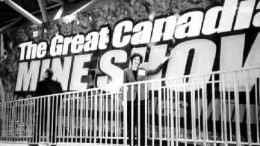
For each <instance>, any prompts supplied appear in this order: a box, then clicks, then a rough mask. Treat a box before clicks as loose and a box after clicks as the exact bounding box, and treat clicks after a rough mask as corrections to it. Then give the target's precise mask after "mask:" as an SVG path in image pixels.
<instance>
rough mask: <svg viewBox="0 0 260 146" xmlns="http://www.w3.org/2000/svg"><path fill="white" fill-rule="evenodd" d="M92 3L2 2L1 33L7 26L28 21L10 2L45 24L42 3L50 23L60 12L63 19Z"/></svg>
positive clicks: (80, 0) (54, 0)
mask: <svg viewBox="0 0 260 146" xmlns="http://www.w3.org/2000/svg"><path fill="white" fill-rule="evenodd" d="M90 1H91V0H0V32H1V31H3V29H6V28H7V26H8V27H9V26H11V24H14V23H17V22H19V21H22V20H28V19H26V18H25V16H24V14H22V13H19V12H17V10H16V9H17V8H12V7H11V6H10V4H8V3H10V2H13V3H15V4H17V5H18V6H20V7H21V8H22V9H24V10H25V11H27V12H29V13H30V14H32V15H33V17H35V18H36V19H39V20H40V21H42V22H44V21H46V20H44V19H43V17H42V13H43V11H41V9H40V4H39V2H42V4H43V5H42V6H44V8H45V10H46V15H47V18H48V21H49V20H53V19H54V17H55V16H56V14H57V12H58V11H59V10H60V11H61V15H60V17H63V16H66V15H69V14H71V13H73V12H75V11H76V10H78V9H79V8H81V7H83V6H84V5H86V4H88V3H89V2H90ZM61 9H62V10H61ZM28 21H30V20H28Z"/></svg>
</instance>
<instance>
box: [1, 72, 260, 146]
mask: <svg viewBox="0 0 260 146" xmlns="http://www.w3.org/2000/svg"><path fill="white" fill-rule="evenodd" d="M259 96H260V67H252V68H246V69H240V70H232V71H219V72H213V73H210V74H203V75H190V76H183V77H176V78H163V79H156V80H147V81H142V82H134V83H126V84H123V85H113V86H110V87H109V88H102V89H101V88H95V89H88V90H86V91H76V92H68V93H61V94H53V95H48V96H41V97H32V98H28V99H22V100H16V101H7V102H2V103H0V112H1V117H0V141H2V142H8V141H9V142H17V143H28V144H36V143H46V144H54V143H92V144H105V145H106V144H113V145H149V146H150V145H151V146H162V145H167V146H173V145H174V146H175V145H196V146H197V145H203V146H206V145H214V146H218V145H220V146H222V145H223V146H224V145H225V146H227V145H230V146H232V145H239V146H240V145H248V146H259V145H260V107H259V106H260V98H259Z"/></svg>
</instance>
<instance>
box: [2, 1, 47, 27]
mask: <svg viewBox="0 0 260 146" xmlns="http://www.w3.org/2000/svg"><path fill="white" fill-rule="evenodd" d="M3 1H4V2H5V3H6V4H7V5H9V6H10V7H11V8H13V9H14V10H16V11H17V12H19V13H20V14H22V15H23V16H24V17H26V18H27V19H29V20H30V21H32V22H33V23H34V24H41V23H42V21H41V20H39V19H37V18H36V17H34V16H33V15H32V14H31V13H29V12H27V11H26V10H24V9H23V8H22V7H21V6H19V5H17V4H16V3H14V2H13V1H12V0H3Z"/></svg>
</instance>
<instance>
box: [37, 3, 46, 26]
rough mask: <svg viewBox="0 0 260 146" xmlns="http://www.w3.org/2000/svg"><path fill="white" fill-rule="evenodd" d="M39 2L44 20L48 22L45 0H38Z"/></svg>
mask: <svg viewBox="0 0 260 146" xmlns="http://www.w3.org/2000/svg"><path fill="white" fill-rule="evenodd" d="M38 3H39V6H40V9H41V13H42V18H43V21H44V22H47V21H48V16H47V11H46V6H45V2H44V0H38Z"/></svg>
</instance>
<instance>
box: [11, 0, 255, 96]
mask: <svg viewBox="0 0 260 146" xmlns="http://www.w3.org/2000/svg"><path fill="white" fill-rule="evenodd" d="M259 9H260V2H259V1H256V0H246V1H238V0H227V1H224V3H223V5H220V6H213V7H210V8H208V9H206V10H205V9H191V10H189V11H186V12H183V13H182V14H173V15H167V16H159V17H156V18H155V19H150V20H149V19H148V20H143V21H140V22H135V21H133V20H131V18H127V19H123V20H121V21H119V22H117V23H116V24H115V25H114V26H113V28H111V26H110V25H104V26H101V27H100V28H99V29H98V30H92V31H89V32H87V33H81V32H78V33H76V34H69V35H64V34H61V33H56V34H55V35H53V36H52V38H51V39H50V40H40V41H37V42H35V41H26V42H23V43H20V44H19V48H20V58H19V69H18V75H17V81H16V87H15V91H16V92H17V93H22V92H23V93H24V92H34V91H35V89H36V84H37V82H38V81H39V80H41V78H40V77H41V75H42V74H43V72H44V71H45V69H46V68H52V69H53V70H54V79H56V80H58V81H60V82H61V84H62V88H63V90H64V91H74V90H85V89H88V88H89V87H90V86H91V87H92V86H95V87H102V86H107V85H109V84H111V83H117V84H121V83H122V82H123V69H124V68H126V67H128V64H129V60H128V57H129V56H130V54H131V53H133V52H138V53H140V54H142V55H143V57H144V58H145V59H144V64H143V67H145V68H147V69H153V68H155V67H156V66H157V65H158V64H160V63H161V61H162V59H163V58H164V57H165V56H167V55H170V59H169V61H168V62H167V64H166V66H167V67H166V68H164V71H163V72H162V71H161V72H159V73H158V74H156V75H153V76H151V77H150V78H151V79H154V78H162V77H178V76H183V75H187V74H202V73H210V72H212V71H215V70H230V69H234V68H244V67H250V66H259V65H260V60H259V59H258V57H257V56H259V55H260V49H259V48H258V47H259V46H260V35H259V27H260V12H259ZM231 58H232V59H231ZM208 80H209V77H208ZM191 81H192V80H189V82H191Z"/></svg>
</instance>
